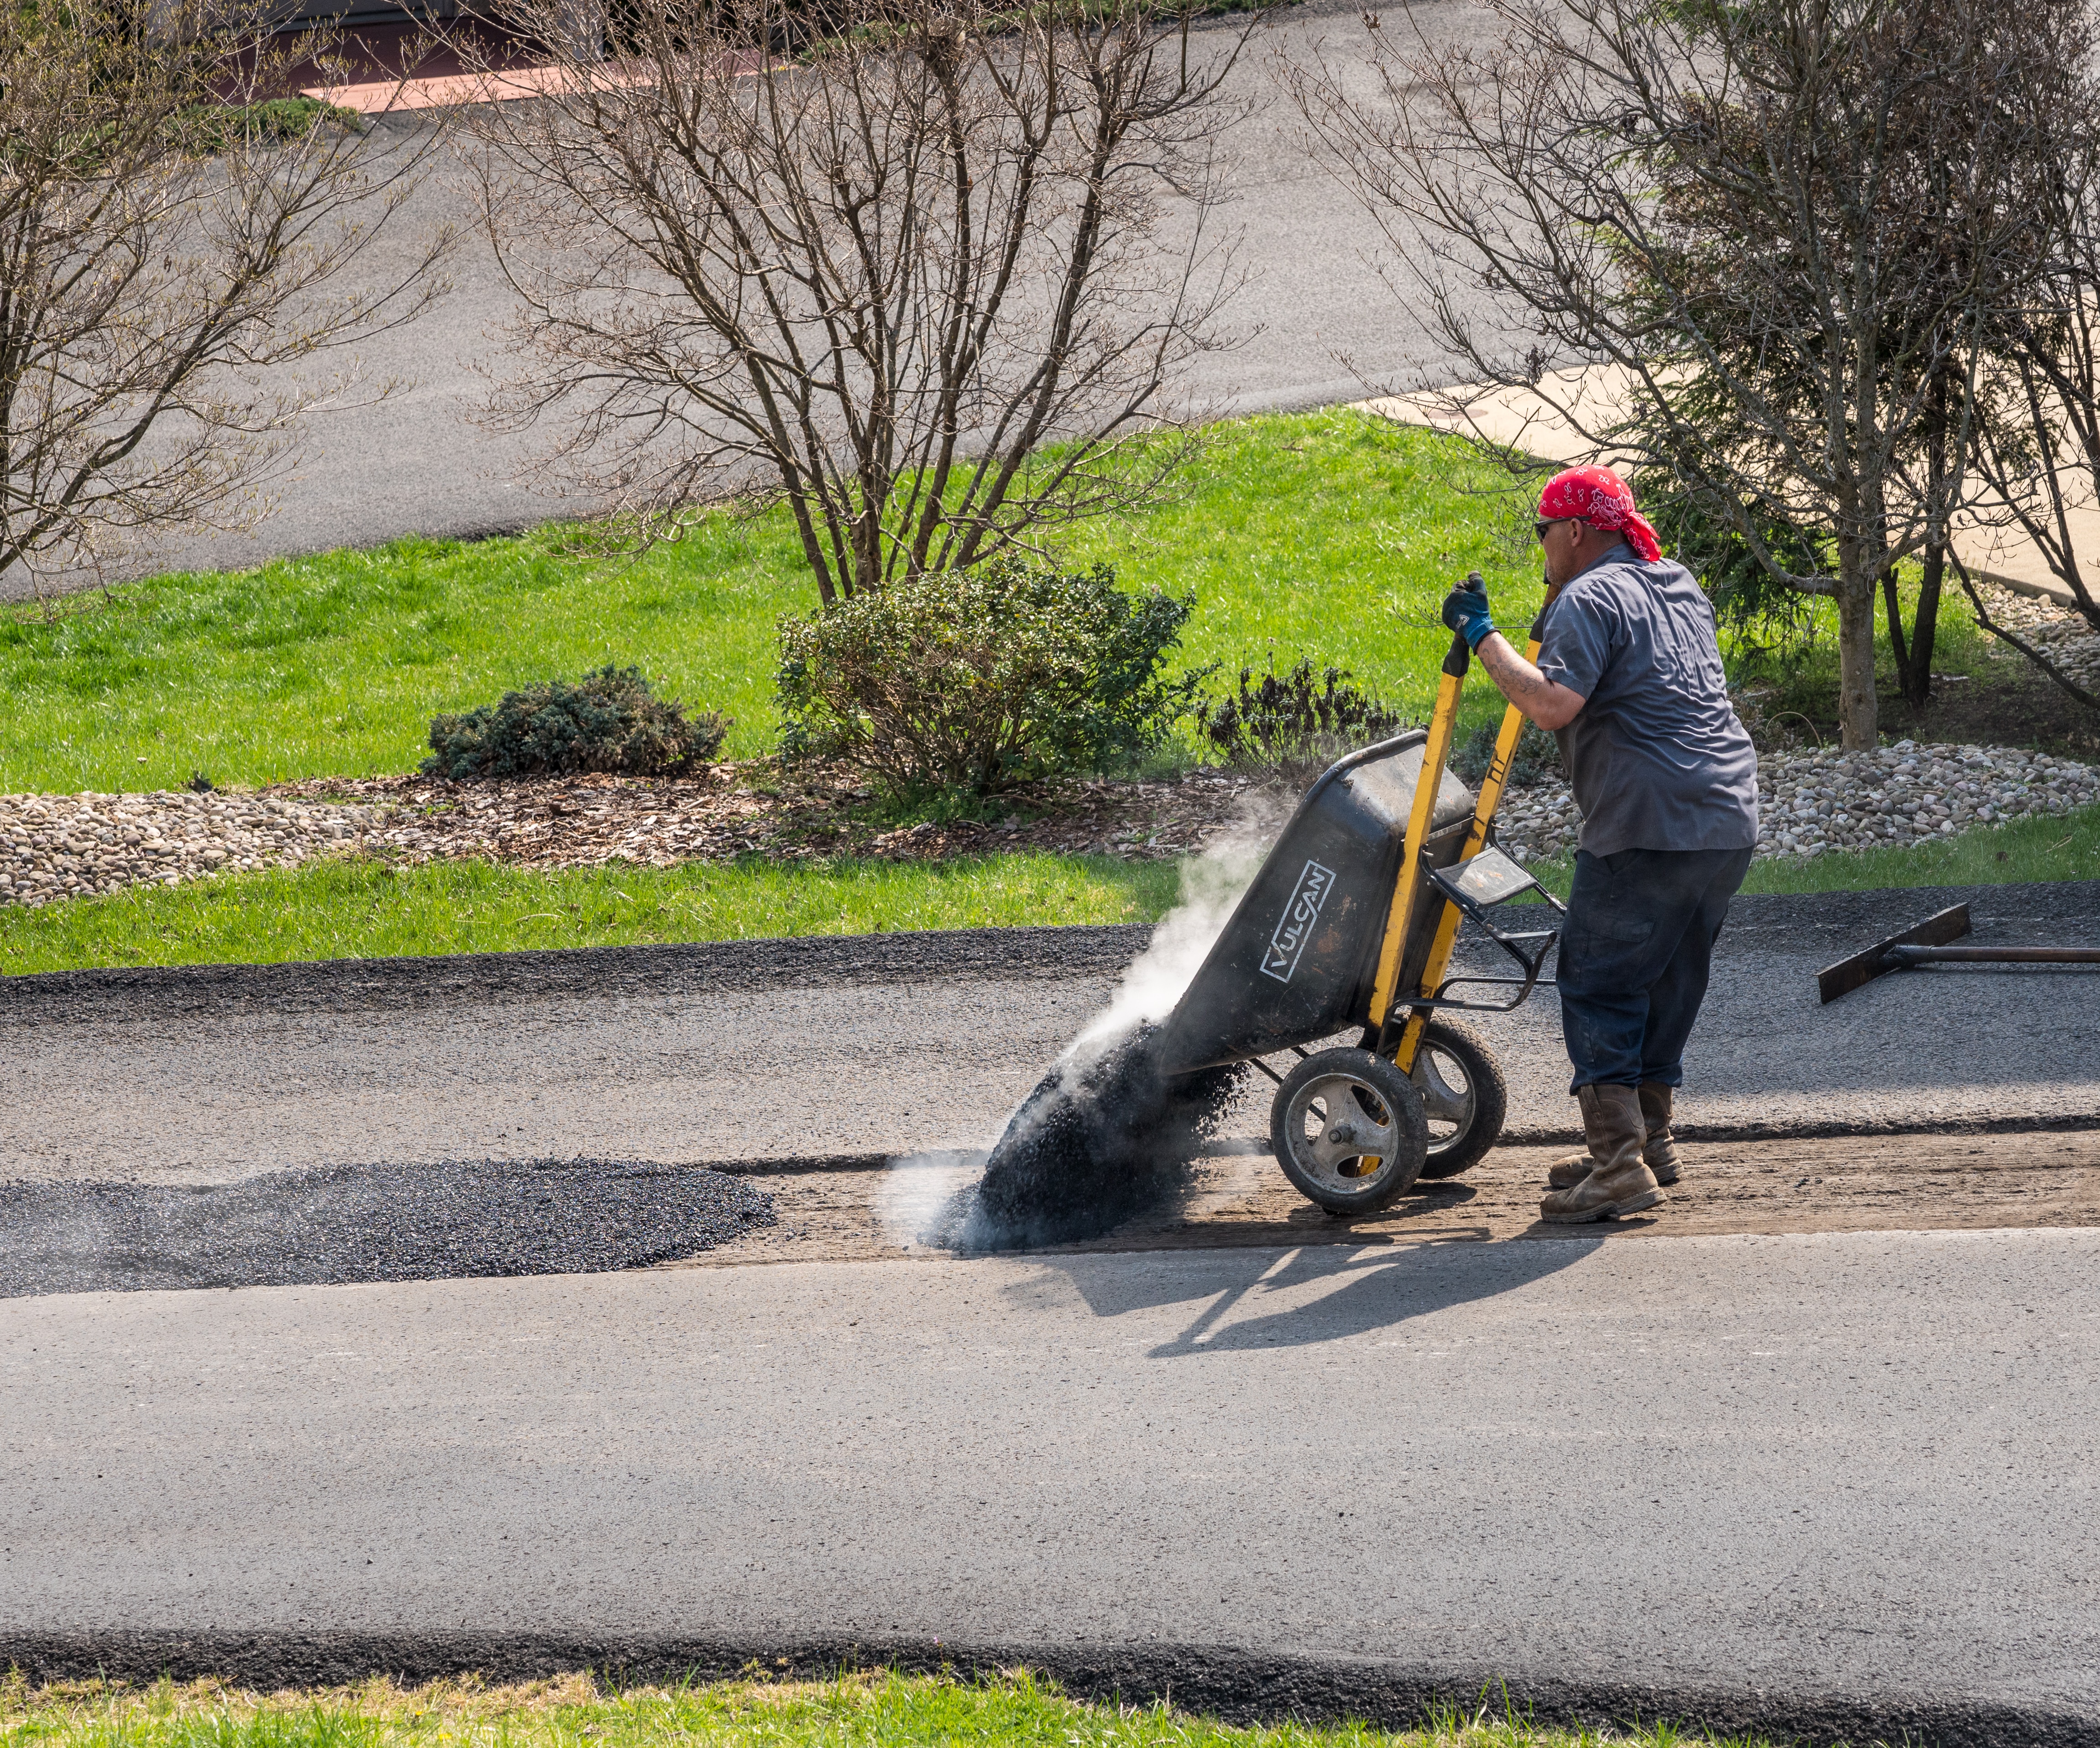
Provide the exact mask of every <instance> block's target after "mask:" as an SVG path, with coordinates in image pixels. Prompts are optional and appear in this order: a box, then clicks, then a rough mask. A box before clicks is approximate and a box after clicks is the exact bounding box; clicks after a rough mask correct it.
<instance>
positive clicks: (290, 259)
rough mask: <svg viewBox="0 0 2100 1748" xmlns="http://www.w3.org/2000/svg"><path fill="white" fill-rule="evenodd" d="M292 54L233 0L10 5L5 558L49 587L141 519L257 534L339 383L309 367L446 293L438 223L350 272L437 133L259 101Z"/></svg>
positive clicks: (278, 85)
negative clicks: (361, 277) (255, 526)
mask: <svg viewBox="0 0 2100 1748" xmlns="http://www.w3.org/2000/svg"><path fill="white" fill-rule="evenodd" d="M142 17H143V18H147V19H149V20H151V24H152V29H151V32H150V33H148V31H147V30H146V29H142V28H141V26H140V23H139V20H140V19H141V18H142ZM325 47H326V44H325V42H324V41H322V40H321V39H319V38H316V39H315V40H314V41H311V42H308V43H307V44H305V45H303V46H302V51H301V52H302V54H304V55H311V54H312V53H313V51H315V49H317V48H320V49H325ZM292 54H293V51H292V49H291V48H289V46H287V45H285V44H283V43H281V42H279V41H278V40H277V39H276V38H275V37H274V36H273V34H272V32H271V24H270V20H269V19H268V17H267V14H266V12H265V11H263V10H262V9H261V8H259V7H227V6H225V5H222V4H219V3H218V0H153V4H152V7H150V8H148V9H140V8H136V7H130V6H108V7H98V6H95V5H92V4H90V5H88V6H84V7H67V6H60V7H42V6H35V7H30V6H18V7H8V8H7V9H5V11H0V575H5V574H6V573H7V572H9V571H11V570H15V569H20V570H23V571H26V572H28V573H29V576H30V577H31V579H32V580H33V585H34V591H35V592H36V593H37V594H40V595H41V594H43V593H44V592H45V590H46V587H47V586H48V581H49V579H50V578H51V576H52V575H53V574H54V573H62V572H76V571H78V570H80V569H82V568H83V567H89V566H94V565H98V564H100V563H106V562H107V561H108V559H109V558H112V557H113V556H114V555H115V554H117V552H119V551H121V550H122V549H123V548H124V546H125V545H126V543H127V542H129V541H134V540H135V539H136V538H138V537H139V536H142V535H145V534H148V533H150V532H154V531H158V530H165V529H169V528H171V527H197V526H206V527H246V526H249V525H250V524H251V523H253V522H254V520H255V519H257V518H258V516H260V515H261V514H263V513H265V511H266V510H267V507H268V500H267V488H268V486H269V484H270V482H271V479H272V478H273V477H274V475H275V473H276V470H277V469H278V468H280V467H281V466H283V465H284V464H285V461H286V460H287V457H288V456H289V451H288V449H287V448H286V439H287V435H288V432H289V427H290V426H291V424H292V422H293V420H294V419H295V418H296V417H297V416H298V414H299V413H301V412H302V411H304V410H305V409H307V408H308V407H310V406H311V405H312V404H314V403H315V401H316V400H317V399H320V397H321V396H322V395H324V393H327V392H329V391H331V390H334V391H340V382H333V383H331V382H324V381H317V380H313V379H308V380H305V381H302V380H299V379H298V374H297V373H298V369H299V367H301V366H302V365H304V364H307V363H309V362H310V361H311V360H315V357H316V355H319V354H321V353H324V352H325V351H328V350H329V349H330V348H333V347H340V346H342V345H344V344H346V343H347V342H351V341H352V340H355V339H357V338H361V337H365V336H369V335H370V334H372V333H375V332H377V331H378V330H379V329H382V328H383V327H385V326H386V325H387V324H391V323H395V322H398V321H401V320H406V319H408V317H409V316H412V315H413V314H414V313H415V311H417V309H418V308H419V307H421V304H422V302H424V301H426V299H427V298H429V297H430V295H432V294H434V292H435V289H437V281H436V279H435V276H434V274H433V271H432V270H433V269H434V268H435V266H436V264H437V263H438V261H439V258H441V257H442V255H443V253H444V251H445V249H446V247H447V246H448V238H447V237H446V236H443V235H442V234H433V235H431V236H428V237H426V238H424V239H422V240H421V242H420V243H419V245H418V246H417V247H416V248H415V249H412V250H411V251H410V252H409V254H408V258H407V259H406V261H405V263H404V264H402V265H400V266H399V267H396V268H395V270H394V271H392V272H391V274H390V276H387V277H386V280H385V281H384V282H383V283H382V284H379V285H370V284H366V285H356V286H352V285H349V284H348V283H347V281H348V280H349V279H350V277H351V276H350V272H349V270H350V268H351V263H353V262H355V260H356V259H357V258H358V257H359V255H360V252H361V251H362V250H363V249H364V245H366V244H367V243H368V241H370V240H371V238H372V237H373V235H374V234H375V233H376V232H377V231H379V230H380V229H381V228H382V227H384V226H385V225H386V223H387V222H388V221H389V219H390V218H391V217H392V215H393V214H395V211H396V210H398V209H399V205H400V204H401V202H402V201H403V200H404V199H405V198H406V196H407V195H408V192H409V190H410V188H412V185H413V183H414V181H415V179H416V176H417V173H418V172H419V170H420V169H421V166H422V165H423V164H424V162H425V161H426V159H427V157H429V154H430V150H431V149H432V146H433V143H434V141H435V137H436V135H435V130H425V131H424V132H423V133H422V134H421V135H420V136H417V137H414V138H409V139H404V138H402V137H401V136H399V135H392V136H387V137H380V136H378V135H375V134H374V133H373V131H372V130H369V129H368V128H367V127H366V126H364V125H363V124H361V123H360V122H358V121H356V119H355V117H346V116H344V115H342V114H341V113H337V114H334V115H331V116H326V117H320V118H319V119H318V120H315V118H313V117H311V114H310V113H309V114H306V115H298V114H294V115H293V116H292V117H290V118H289V121H290V124H291V125H289V126H287V125H286V121H287V117H286V116H285V110H284V108H283V107H282V106H281V105H280V106H278V107H276V108H257V107H255V105H256V104H258V101H259V100H260V99H263V98H266V97H272V96H278V95H281V94H282V92H283V91H284V90H285V74H286V72H287V68H288V67H289V64H290V58H291V55H292ZM327 58H328V57H327V56H326V55H325V54H324V55H322V56H321V64H323V66H324V67H325V64H326V62H327ZM322 77H327V74H326V73H325V71H324V72H323V73H322ZM309 124H311V125H309Z"/></svg>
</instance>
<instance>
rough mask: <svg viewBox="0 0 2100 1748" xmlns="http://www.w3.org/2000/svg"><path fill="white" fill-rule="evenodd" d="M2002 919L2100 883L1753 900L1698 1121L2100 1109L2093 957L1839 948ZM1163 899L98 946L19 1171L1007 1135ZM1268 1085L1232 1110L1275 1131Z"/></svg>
mask: <svg viewBox="0 0 2100 1748" xmlns="http://www.w3.org/2000/svg"><path fill="white" fill-rule="evenodd" d="M1963 896H1966V897H1968V898H1970V901H1971V903H1972V907H1973V909H1974V916H1975V918H1976V937H1975V938H1976V939H1977V940H1978V941H1979V942H1989V941H1999V942H2059V943H2062V944H2066V945H2076V944H2080V943H2094V942H2100V882H2085V883H2080V884H2076V885H2027V886H2005V887H1986V888H1979V889H1974V891H1972V892H1970V893H1968V894H1958V893H1954V892H1951V891H1948V890H1946V889H1937V890H1929V889H1920V890H1915V891H1908V892H1895V893H1888V892H1882V893H1868V894H1820V895H1816V896H1812V897H1807V898H1746V899H1744V900H1741V901H1740V903H1739V905H1738V909H1737V913H1736V918H1735V920H1734V921H1733V922H1732V924H1731V925H1730V929H1729V931H1728V933H1727V934H1726V935H1724V936H1723V951H1722V953H1721V955H1720V958H1719V960H1718V965H1717V969H1716V975H1715V978H1714V989H1713V993H1712V995H1711V997H1710V1001H1709V1004H1708V1007H1707V1010H1706V1013H1705V1017H1703V1019H1702V1021H1701V1030H1700V1031H1699V1032H1698V1034H1697V1035H1696V1036H1695V1038H1694V1040H1693V1044H1692V1053H1691V1056H1690V1057H1689V1058H1688V1062H1689V1070H1688V1072H1689V1075H1690V1081H1691V1084H1690V1086H1689V1088H1688V1089H1687V1096H1686V1098H1685V1100H1684V1101H1683V1110H1684V1113H1685V1118H1686V1125H1687V1130H1688V1131H1690V1132H1702V1131H1703V1132H1705V1133H1708V1134H1729V1135H1740V1136H1754V1135H1758V1134H1814V1133H1831V1132H1845V1131H1848V1130H1849V1131H1860V1130H1868V1131H1873V1130H1884V1131H1886V1130H1902V1129H1942V1130H1943V1129H1950V1128H2026V1127H2043V1128H2061V1127H2063V1126H2065V1125H2067V1124H2071V1125H2075V1124H2077V1123H2089V1122H2092V1121H2093V1120H2094V1119H2095V1118H2096V1115H2100V982H2096V979H2095V974H2094V973H2090V972H2076V971H2066V972H2053V971H2047V970H2042V971H2037V970H2035V969H2032V968H2029V969H2019V970H1998V971H1974V972H1970V971H1931V972H1908V973H1902V974H1899V975H1897V976H1893V977H1889V978H1883V979H1882V980H1881V981H1880V982H1877V983H1874V984H1871V985H1869V986H1868V987H1866V988H1864V989H1862V990H1860V991H1857V992H1855V994H1852V995H1847V996H1846V997H1845V998H1844V999H1843V1000H1841V1001H1839V1002H1838V1003H1836V1004H1833V1005H1832V1006H1830V1007H1829V1008H1823V1007H1819V1006H1818V1005H1817V1003H1816V997H1815V981H1814V974H1815V970H1816V969H1818V967H1820V966H1821V965H1824V964H1829V962H1831V961H1832V960H1837V959H1839V958H1842V957H1843V956H1846V954H1848V953H1851V952H1853V951H1857V950H1859V949H1860V948H1861V947H1866V946H1868V945H1870V944H1872V943H1873V942H1874V941H1876V940H1877V939H1879V938H1882V937H1883V936H1885V935H1887V934H1893V933H1895V931H1896V930H1897V929H1900V928H1903V927H1905V926H1908V925H1909V924H1911V923H1913V922H1915V921H1917V920H1920V919H1921V918H1922V917H1924V916H1928V915H1930V913H1931V912H1934V911H1935V910H1938V909H1939V908H1940V907H1943V905H1945V904H1948V903H1953V902H1955V901H1956V900H1957V898H1961V897H1963ZM1144 940H1145V930H1143V929H1035V930H1018V931H1009V932H1004V933H1002V932H999V931H982V932H980V931H960V932H957V933H953V934H929V935H919V936H911V937H889V938H885V937H875V938H865V939H859V940H847V941H816V940H812V941H800V942H742V943H735V944H731V945H728V946H723V947H672V948H655V949H650V948H641V949H614V950H605V951H586V952H582V953H568V954H562V953H546V954H517V955H506V956H491V957H489V958H486V959H479V960H392V961H343V962H338V963H336V964H320V965H284V966H274V967H262V968H247V967H237V966H224V967H211V968H205V969H198V970H195V971H170V972H90V973H73V974H61V975H55V976H49V977H37V978H11V979H7V980H5V981H4V982H0V1051H4V1053H5V1055H6V1058H7V1061H8V1062H9V1063H10V1064H11V1067H12V1068H13V1070H14V1075H15V1080H14V1089H13V1093H12V1096H11V1097H10V1099H9V1100H8V1101H7V1105H6V1107H5V1108H4V1110H0V1181H4V1180H7V1179H51V1180H58V1179H92V1180H97V1181H142V1182H155V1183H165V1184H199V1183H213V1182H223V1181H231V1180H233V1179H237V1178H240V1177H243V1176H249V1175H252V1174H254V1173H257V1172H278V1171H287V1170H303V1169H312V1168H319V1167H324V1166H336V1165H366V1164H373V1163H419V1162H426V1161H440V1160H448V1159H506V1158H507V1159H567V1158H572V1157H575V1156H576V1155H578V1154H583V1155H586V1156H589V1157H592V1158H613V1159H639V1160H658V1161H662V1162H664V1163H709V1162H742V1161H750V1160H773V1161H787V1160H796V1159H802V1160H807V1159H824V1158H840V1157H852V1156H863V1157H869V1158H874V1159H879V1158H880V1157H883V1156H886V1155H889V1154H907V1153H916V1152H921V1151H926V1150H952V1149H971V1148H979V1147H983V1146H985V1145H988V1144H989V1143H990V1140H991V1139H992V1137H994V1136H995V1134H996V1132H997V1131H998V1129H999V1127H1000V1125H1001V1124H1002V1123H1003V1122H1004V1119H1005V1117H1006V1115H1007V1114H1008V1111H1009V1110H1011V1109H1012V1106H1014V1105H1015V1104H1016V1103H1017V1102H1018V1101H1019V1100H1020V1098H1021V1096H1022V1095H1023V1094H1024V1093H1026V1092H1027V1090H1028V1089H1029V1088H1030V1087H1031V1086H1032V1085H1034V1084H1035V1081H1036V1079H1037V1078H1038V1077H1039V1075H1040V1074H1041V1073H1042V1071H1043V1069H1044V1068H1045V1067H1046V1066H1048V1064H1049V1063H1050V1062H1052V1060H1054V1058H1055V1057H1056V1056H1057V1053H1058V1052H1059V1051H1060V1050H1061V1048H1063V1046H1064V1045H1065V1043H1066V1041H1067V1040H1070V1038H1071V1037H1072V1036H1073V1035H1074V1034H1075V1033H1076V1032H1077V1031H1079V1029H1080V1028H1081V1026H1083V1024H1084V1023H1085V1022H1086V1021H1087V1018H1088V1017H1090V1016H1092V1014H1093V1013H1096V1011H1097V1010H1098V1009H1099V1008H1100V1006H1101V1004H1102V1003H1103V1001H1104V1000H1105V999H1106V998H1107V996H1108V995H1109V994H1110V991H1111V989H1112V988H1113V987H1114V981H1115V977H1116V974H1117V972H1118V969H1119V968H1120V967H1121V965H1122V964H1123V963H1124V961H1125V960H1127V958H1128V957H1129V956H1131V955H1132V954H1133V953H1135V952H1136V951H1137V950H1138V947H1140V945H1141V943H1142V942H1143V941H1144ZM1485 1029H1486V1030H1487V1031H1489V1035H1490V1036H1491V1037H1492V1039H1493V1041H1494V1043H1495V1046H1496V1048H1497V1050H1498V1055H1499V1057H1500V1060H1501V1062H1502V1064H1503V1066H1504V1069H1505V1071H1506V1072H1507V1075H1509V1079H1510V1082H1511V1115H1510V1130H1509V1132H1510V1133H1511V1135H1512V1136H1513V1137H1533V1138H1542V1137H1554V1136H1559V1135H1564V1134H1568V1133H1572V1132H1573V1126H1574V1123H1575V1114H1574V1104H1573V1100H1572V1099H1570V1098H1569V1097H1568V1093H1567V1079H1566V1075H1567V1067H1566V1059H1565V1057H1564V1053H1563V1052H1562V1048H1561V1045H1560V1035H1559V1025H1558V1020H1557V1017H1556V1015H1555V1009H1554V1006H1553V1003H1552V998H1551V993H1550V992H1548V993H1546V994H1545V995H1542V996H1540V997H1539V998H1537V999H1536V1000H1533V1002H1532V1003H1531V1004H1529V1006H1528V1007H1526V1008H1524V1009H1522V1010H1520V1012H1519V1013H1516V1014H1514V1015H1511V1016H1510V1017H1507V1018H1504V1019H1500V1020H1497V1021H1494V1022H1492V1023H1490V1024H1489V1025H1488V1026H1486V1027H1485ZM1266 1110H1267V1101H1266V1099H1265V1098H1264V1097H1261V1096H1260V1094H1259V1093H1256V1094H1254V1095H1252V1098H1251V1102H1250V1103H1248V1104H1247V1105H1246V1106H1245V1107H1244V1108H1243V1109H1242V1110H1240V1111H1238V1112H1237V1113H1236V1115H1235V1116H1234V1118H1233V1120H1232V1122H1231V1123H1229V1126H1228V1128H1227V1133H1228V1134H1231V1135H1239V1136H1257V1135H1262V1134H1265V1133H1266V1132H1267V1119H1266V1115H1265V1113H1266Z"/></svg>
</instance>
